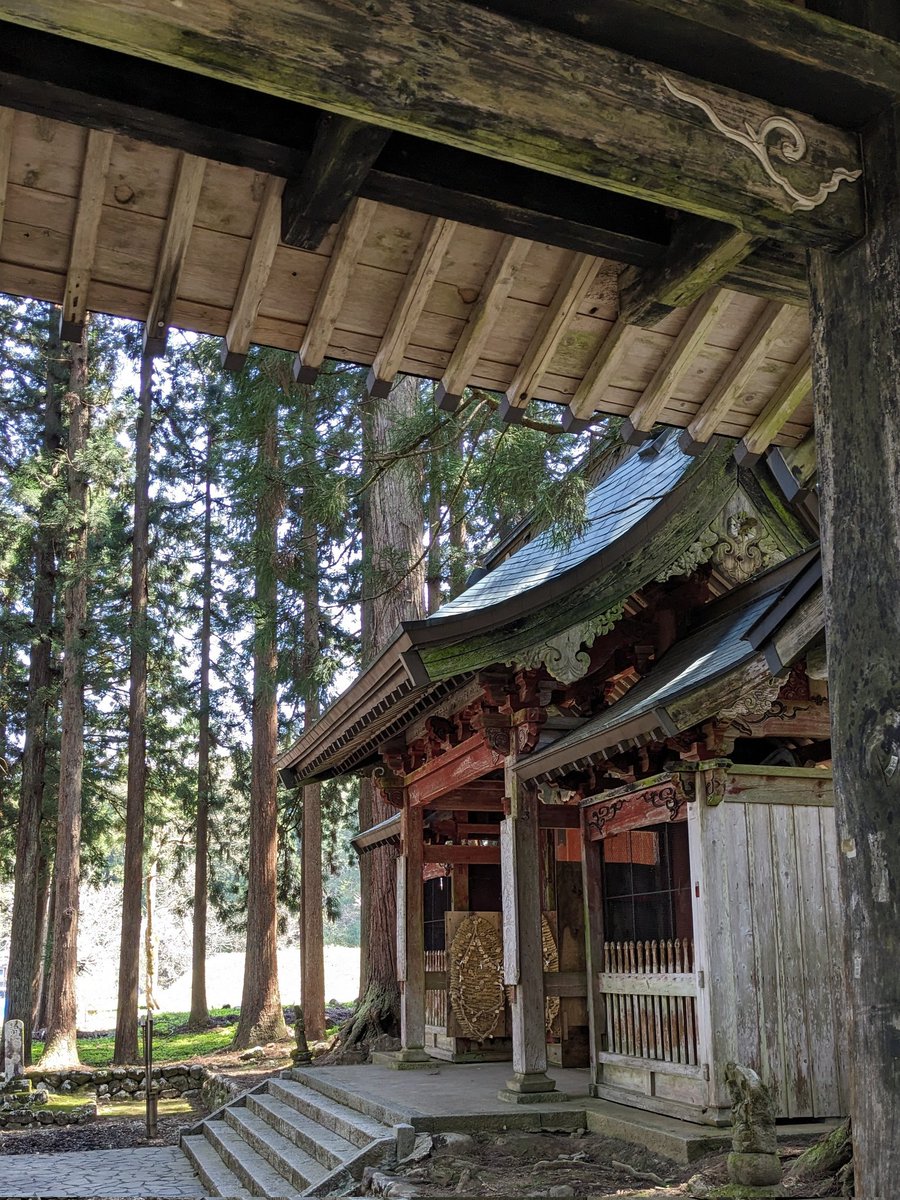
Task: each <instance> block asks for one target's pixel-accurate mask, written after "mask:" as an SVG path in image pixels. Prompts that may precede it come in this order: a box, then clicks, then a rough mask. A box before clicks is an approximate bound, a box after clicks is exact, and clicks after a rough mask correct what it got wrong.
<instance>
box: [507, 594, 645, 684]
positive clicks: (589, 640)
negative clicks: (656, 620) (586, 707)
mask: <svg viewBox="0 0 900 1200" xmlns="http://www.w3.org/2000/svg"><path fill="white" fill-rule="evenodd" d="M624 612H625V604H624V602H623V603H622V604H616V605H614V606H613V607H612V608H610V609H608V610H607V611H606V612H605V613H601V614H600V615H599V616H597V617H592V618H591V619H590V620H588V621H582V622H580V623H579V624H577V625H571V626H570V627H569V628H568V629H564V630H563V631H562V633H557V634H555V635H554V636H553V637H551V638H547V640H546V641H544V642H537V643H535V644H534V645H531V646H526V647H525V648H524V649H523V650H518V651H516V657H515V658H514V659H507V660H505V661H506V663H507V665H508V666H512V665H518V666H522V667H526V668H536V667H539V666H543V667H545V668H546V670H547V671H548V672H549V673H550V674H551V675H552V676H553V678H554V679H558V680H559V682H560V683H575V682H576V680H578V679H583V678H584V676H585V675H587V673H588V671H590V669H591V656H590V652H589V650H590V647H591V646H592V645H593V644H594V642H595V641H596V640H597V638H598V637H603V636H604V635H605V634H607V633H611V632H612V630H613V628H614V627H615V625H616V622H617V621H620V620H621V619H622V616H623V614H624ZM582 646H586V647H588V649H587V650H582V648H581V647H582Z"/></svg>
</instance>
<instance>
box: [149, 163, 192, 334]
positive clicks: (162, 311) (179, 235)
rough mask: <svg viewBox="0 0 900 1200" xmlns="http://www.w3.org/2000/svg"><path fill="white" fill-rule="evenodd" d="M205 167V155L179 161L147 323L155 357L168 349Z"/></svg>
mask: <svg viewBox="0 0 900 1200" xmlns="http://www.w3.org/2000/svg"><path fill="white" fill-rule="evenodd" d="M205 170H206V160H205V159H203V158H194V157H193V156H192V155H190V154H182V155H181V158H180V159H179V161H178V167H177V169H176V172H175V183H174V185H173V187H172V196H171V199H170V201H169V215H168V217H167V218H166V230H165V233H164V234H163V243H162V249H161V250H160V255H159V263H158V264H157V268H156V282H155V283H154V285H153V294H152V295H151V297H150V307H149V309H148V311H147V320H146V322H145V324H144V354H145V355H149V356H150V357H151V358H156V357H158V356H159V355H161V354H165V352H166V338H167V335H168V330H169V321H170V320H171V316H172V309H173V308H174V307H175V299H176V297H177V295H178V281H179V279H180V278H181V269H182V267H183V266H184V259H185V256H186V254H187V248H188V243H189V242H190V240H191V230H192V229H193V225H194V215H195V213H196V211H197V202H198V200H199V199H200V189H201V187H202V186H203V173H204V171H205Z"/></svg>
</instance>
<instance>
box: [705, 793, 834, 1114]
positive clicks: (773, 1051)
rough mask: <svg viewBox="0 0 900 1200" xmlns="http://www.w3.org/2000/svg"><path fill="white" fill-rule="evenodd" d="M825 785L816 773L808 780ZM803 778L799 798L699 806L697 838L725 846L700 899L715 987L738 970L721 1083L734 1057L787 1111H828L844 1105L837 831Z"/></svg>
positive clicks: (722, 1038) (725, 1024)
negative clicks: (722, 928) (723, 931)
mask: <svg viewBox="0 0 900 1200" xmlns="http://www.w3.org/2000/svg"><path fill="white" fill-rule="evenodd" d="M819 782H820V781H819V780H818V779H817V778H815V777H811V778H810V779H809V781H808V783H809V787H810V788H815V787H816V786H817V785H818V783H819ZM804 783H805V781H804V780H802V779H797V781H796V785H797V790H796V799H797V803H791V802H790V801H789V799H788V798H787V797H786V796H785V793H784V790H783V789H782V790H780V791H779V792H778V793H777V794H776V795H773V800H776V799H777V801H778V802H777V803H774V802H773V803H769V804H766V803H761V802H760V794H759V792H756V793H755V794H754V802H753V803H748V804H744V803H740V802H738V801H737V800H736V799H729V801H728V802H726V803H724V804H720V805H718V806H717V807H713V808H709V807H706V806H705V805H704V804H703V803H702V802H701V803H700V804H699V805H698V806H697V817H698V826H699V830H698V832H699V834H700V836H701V837H702V839H703V841H704V843H705V844H706V845H707V846H711V845H715V846H716V847H718V848H719V849H720V850H721V853H722V857H721V859H720V870H719V871H717V872H710V873H709V875H708V877H707V879H706V881H705V882H706V888H705V898H704V899H703V901H702V905H701V907H702V912H703V914H704V917H703V919H704V920H706V921H707V923H708V925H711V926H715V930H714V931H713V936H709V934H708V936H707V939H706V953H707V955H708V963H707V964H706V965H707V970H708V986H709V987H710V988H712V989H715V988H716V986H717V981H719V980H721V979H722V978H723V977H724V976H725V975H727V974H731V976H732V978H733V979H734V991H733V993H730V989H728V990H726V992H725V995H726V996H727V997H728V1002H729V1007H730V1005H731V1004H732V1003H733V1006H734V1007H733V1011H731V1012H730V1013H727V1014H726V1015H725V1017H724V1019H722V1020H721V1022H720V1034H719V1036H718V1037H717V1038H716V1039H715V1048H716V1061H715V1064H714V1072H715V1076H716V1081H714V1085H715V1086H721V1084H720V1082H717V1081H718V1080H719V1077H720V1075H721V1073H722V1071H723V1070H724V1066H725V1062H726V1061H728V1058H736V1059H737V1061H739V1062H741V1063H744V1064H746V1065H748V1066H751V1067H753V1068H754V1069H755V1070H757V1071H759V1072H760V1074H761V1075H762V1077H763V1079H764V1080H765V1081H766V1082H769V1083H771V1084H773V1085H774V1086H775V1088H776V1093H777V1096H778V1101H779V1108H780V1113H781V1115H782V1116H784V1117H828V1116H837V1115H841V1114H843V1113H845V1112H846V1111H847V1105H848V1096H847V1089H846V1070H845V1065H844V1055H843V1050H842V1043H841V1039H842V1036H843V1032H842V1030H843V1022H842V1019H841V1013H840V1003H841V995H842V989H841V980H840V974H839V972H840V946H839V937H840V928H839V924H838V919H837V918H838V914H837V905H838V900H837V875H836V872H835V869H834V865H835V857H836V834H835V823H834V810H833V808H831V807H829V806H815V805H810V804H808V803H805V802H804V801H805V800H806V799H807V797H806V795H805V793H806V790H807V789H806V788H805V787H804V786H803V785H804ZM723 918H724V922H725V923H726V924H727V936H724V937H721V936H717V933H718V931H719V927H718V924H717V923H718V922H720V921H722V919H723ZM701 965H703V964H701V963H700V962H698V966H701ZM726 1042H731V1046H730V1048H729V1047H728V1046H726V1044H725V1043H726Z"/></svg>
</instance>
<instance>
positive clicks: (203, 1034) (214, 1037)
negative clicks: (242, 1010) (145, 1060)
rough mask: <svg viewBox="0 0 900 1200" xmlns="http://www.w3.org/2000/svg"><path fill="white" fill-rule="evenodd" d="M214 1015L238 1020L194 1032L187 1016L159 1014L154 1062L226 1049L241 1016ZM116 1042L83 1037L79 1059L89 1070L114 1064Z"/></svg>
mask: <svg viewBox="0 0 900 1200" xmlns="http://www.w3.org/2000/svg"><path fill="white" fill-rule="evenodd" d="M210 1016H211V1017H222V1016H228V1017H231V1016H233V1017H234V1021H233V1022H229V1023H228V1024H227V1025H216V1026H214V1027H213V1028H212V1029H204V1030H201V1031H200V1032H193V1033H192V1032H189V1031H188V1030H186V1029H185V1025H186V1024H187V1020H188V1014H187V1013H159V1014H158V1015H157V1016H154V1018H153V1026H154V1028H153V1061H154V1062H155V1063H169V1062H182V1061H188V1060H190V1059H195V1058H201V1057H202V1056H203V1055H205V1054H215V1052H216V1051H217V1050H225V1049H226V1048H227V1047H228V1046H230V1045H231V1043H232V1041H234V1031H235V1029H236V1028H237V1018H238V1013H237V1011H236V1010H235V1009H228V1010H226V1009H221V1008H214V1009H211V1010H210ZM114 1041H115V1038H114V1036H113V1034H112V1033H109V1034H99V1035H96V1036H85V1035H81V1036H79V1038H78V1056H79V1058H80V1059H81V1061H82V1062H83V1063H84V1065H85V1066H86V1067H108V1066H109V1065H110V1063H111V1062H112V1057H113V1043H114ZM35 1047H36V1049H35V1057H38V1056H39V1055H40V1054H42V1053H43V1049H44V1047H43V1043H41V1042H37V1043H35Z"/></svg>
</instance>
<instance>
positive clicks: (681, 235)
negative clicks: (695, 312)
mask: <svg viewBox="0 0 900 1200" xmlns="http://www.w3.org/2000/svg"><path fill="white" fill-rule="evenodd" d="M757 244H758V239H756V238H754V237H753V236H752V235H751V234H749V233H745V232H744V230H743V229H735V228H734V227H733V226H730V225H721V224H718V223H716V222H714V221H704V220H702V219H700V218H698V217H687V218H685V219H683V220H681V221H679V222H678V223H677V224H676V226H675V230H674V233H673V235H672V241H671V243H670V245H669V246H668V248H667V249H666V252H665V254H664V256H663V258H662V261H661V262H660V263H659V264H657V265H655V266H653V267H648V268H645V269H644V270H638V269H635V268H632V269H630V270H627V271H624V272H623V273H622V275H621V276H620V278H619V316H620V317H623V318H624V319H625V320H626V321H627V322H628V324H629V325H644V326H648V325H655V324H656V322H657V321H659V320H661V319H662V318H663V317H664V316H666V315H667V313H670V312H671V311H672V309H673V308H684V307H686V306H687V305H690V304H693V303H694V301H695V300H698V299H699V298H700V297H701V296H702V295H703V294H704V292H706V291H708V290H709V289H710V288H711V287H713V286H714V285H715V284H716V283H718V282H719V280H720V279H722V278H723V277H724V276H725V275H727V274H728V273H729V272H730V271H731V270H733V268H734V267H736V266H737V264H738V263H740V262H742V261H743V260H744V259H745V258H746V257H747V256H748V255H749V254H750V252H751V251H752V250H753V249H755V247H756V245H757Z"/></svg>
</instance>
